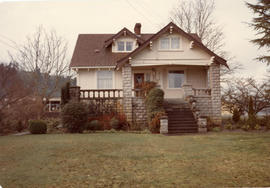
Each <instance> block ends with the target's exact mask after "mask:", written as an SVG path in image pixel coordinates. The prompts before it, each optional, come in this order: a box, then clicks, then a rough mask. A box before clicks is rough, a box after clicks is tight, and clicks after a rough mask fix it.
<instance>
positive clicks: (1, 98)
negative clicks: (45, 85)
mask: <svg viewBox="0 0 270 188" xmlns="http://www.w3.org/2000/svg"><path fill="white" fill-rule="evenodd" d="M30 92H31V90H30V88H29V87H28V86H27V85H26V84H25V83H24V81H23V80H22V78H21V75H20V74H19V72H18V70H17V67H16V66H15V65H14V64H12V63H10V64H3V63H1V64H0V111H3V110H4V109H5V108H6V107H8V106H10V105H13V104H14V103H17V102H18V101H19V100H21V99H23V98H25V97H26V96H28V95H29V93H30Z"/></svg>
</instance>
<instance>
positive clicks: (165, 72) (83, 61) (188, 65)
mask: <svg viewBox="0 0 270 188" xmlns="http://www.w3.org/2000/svg"><path fill="white" fill-rule="evenodd" d="M221 66H227V64H226V60H224V59H223V58H221V57H219V56H218V55H216V54H215V53H214V52H212V51H210V50H209V49H208V48H206V47H205V46H204V45H203V44H202V42H201V40H200V39H199V37H198V36H197V35H196V34H192V33H186V32H184V31H183V30H182V29H181V28H179V27H178V26H176V25H175V24H174V23H172V22H171V23H169V24H168V25H167V26H165V27H164V28H162V29H161V30H160V31H158V32H157V33H153V34H149V33H148V34H144V33H141V24H140V23H137V24H136V25H135V27H134V32H131V31H130V30H128V29H127V28H123V29H122V30H121V31H119V32H118V33H116V34H81V35H79V37H78V40H77V44H76V47H75V50H74V53H73V57H72V60H71V64H70V67H71V69H72V70H74V71H75V72H76V77H77V85H78V86H79V87H80V90H101V91H103V90H108V89H109V90H111V91H113V90H117V91H122V93H121V97H122V98H123V102H122V105H123V110H124V112H125V114H126V117H127V119H128V121H130V122H134V121H137V120H138V119H139V120H140V121H141V122H143V121H144V120H145V118H146V115H145V109H144V107H143V106H144V101H143V100H140V99H139V97H138V96H137V95H136V88H138V87H139V85H140V84H141V83H142V82H147V81H153V82H156V83H157V85H158V87H160V88H161V89H162V90H163V91H164V93H165V100H170V99H172V100H173V99H179V100H186V99H187V98H188V97H190V96H192V97H193V98H192V99H195V100H193V101H196V109H197V111H199V112H200V115H201V116H207V117H209V118H211V119H212V121H214V122H215V123H217V124H220V123H221V95H220V67H221ZM88 94H89V93H88ZM192 105H194V104H192V101H191V106H192Z"/></svg>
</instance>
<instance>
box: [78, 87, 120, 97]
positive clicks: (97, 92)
mask: <svg viewBox="0 0 270 188" xmlns="http://www.w3.org/2000/svg"><path fill="white" fill-rule="evenodd" d="M80 98H81V99H121V98H123V90H122V89H82V90H80Z"/></svg>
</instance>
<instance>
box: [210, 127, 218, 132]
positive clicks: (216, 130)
mask: <svg viewBox="0 0 270 188" xmlns="http://www.w3.org/2000/svg"><path fill="white" fill-rule="evenodd" d="M212 131H214V132H220V127H214V128H213V129H212Z"/></svg>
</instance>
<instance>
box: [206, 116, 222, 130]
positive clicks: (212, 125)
mask: <svg viewBox="0 0 270 188" xmlns="http://www.w3.org/2000/svg"><path fill="white" fill-rule="evenodd" d="M206 127H207V130H209V131H212V130H213V129H214V128H215V127H219V125H218V124H216V123H215V122H213V121H212V119H211V118H210V117H207V125H206Z"/></svg>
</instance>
